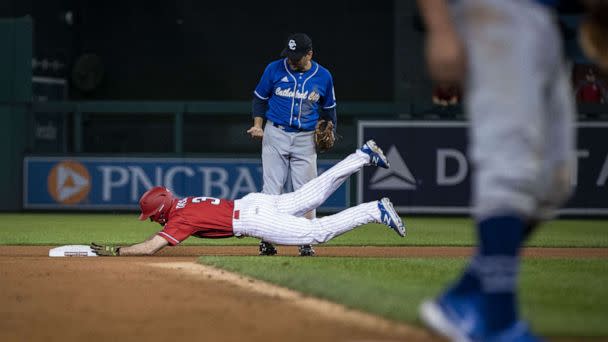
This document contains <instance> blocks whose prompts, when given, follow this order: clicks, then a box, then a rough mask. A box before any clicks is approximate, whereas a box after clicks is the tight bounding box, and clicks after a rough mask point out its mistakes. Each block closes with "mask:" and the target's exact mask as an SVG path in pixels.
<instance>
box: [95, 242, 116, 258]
mask: <svg viewBox="0 0 608 342" xmlns="http://www.w3.org/2000/svg"><path fill="white" fill-rule="evenodd" d="M90 247H91V249H92V250H93V253H95V254H97V255H99V256H118V255H120V247H119V246H108V245H98V244H96V243H95V242H91V246H90Z"/></svg>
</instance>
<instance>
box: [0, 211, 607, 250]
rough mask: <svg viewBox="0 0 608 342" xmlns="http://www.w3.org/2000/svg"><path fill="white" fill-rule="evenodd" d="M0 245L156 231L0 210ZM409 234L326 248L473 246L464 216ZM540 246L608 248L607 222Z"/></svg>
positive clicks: (121, 237) (371, 236)
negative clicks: (402, 236)
mask: <svg viewBox="0 0 608 342" xmlns="http://www.w3.org/2000/svg"><path fill="white" fill-rule="evenodd" d="M0 222H1V223H0V245H62V244H88V243H89V242H91V241H99V242H105V243H114V244H132V243H136V242H140V241H142V240H144V239H146V238H147V237H148V236H150V235H152V234H154V233H155V232H157V231H158V230H160V226H158V225H157V224H153V223H151V222H141V221H138V220H137V215H136V214H62V213H52V214H41V213H20V214H10V213H0ZM406 224H407V227H408V236H407V237H406V238H404V239H400V238H398V237H397V236H396V235H395V234H394V232H392V231H391V230H389V229H386V228H385V227H384V226H382V225H378V224H369V225H366V226H363V227H360V228H357V229H355V230H353V231H351V232H349V233H346V234H344V235H342V236H340V237H338V238H336V239H334V240H332V241H330V242H329V243H328V244H327V245H329V246H348V245H355V246H359V245H366V246H473V245H474V244H475V235H474V230H473V226H472V223H471V220H470V219H467V218H452V217H448V218H429V217H411V218H406ZM257 241H258V240H257V239H253V238H248V239H235V238H231V239H219V240H208V239H198V238H190V239H188V240H186V241H185V243H184V244H186V245H253V244H257ZM528 245H530V246H541V247H608V220H557V221H551V222H549V223H547V224H545V225H544V226H543V228H542V229H540V230H539V232H538V233H537V234H536V235H535V236H534V238H533V239H532V240H531V241H530V242H529V244H528Z"/></svg>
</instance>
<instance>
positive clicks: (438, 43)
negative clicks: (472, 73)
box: [426, 30, 466, 83]
mask: <svg viewBox="0 0 608 342" xmlns="http://www.w3.org/2000/svg"><path fill="white" fill-rule="evenodd" d="M426 60H427V64H428V67H429V74H430V75H431V78H432V79H433V80H435V81H437V82H445V83H461V82H462V81H463V80H464V75H465V72H466V57H465V52H464V46H463V44H462V42H461V41H460V38H459V37H458V35H457V34H456V32H454V31H452V30H444V31H436V32H433V31H430V32H428V36H427V41H426Z"/></svg>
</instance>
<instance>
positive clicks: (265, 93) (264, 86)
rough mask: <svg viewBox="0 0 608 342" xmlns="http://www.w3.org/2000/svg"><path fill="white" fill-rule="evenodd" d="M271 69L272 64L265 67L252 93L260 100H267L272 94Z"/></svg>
mask: <svg viewBox="0 0 608 342" xmlns="http://www.w3.org/2000/svg"><path fill="white" fill-rule="evenodd" d="M272 69H273V68H272V64H268V66H266V69H265V70H264V73H263V74H262V78H261V79H260V82H259V83H258V86H257V87H255V90H254V92H253V94H254V95H255V96H256V97H257V98H259V99H260V100H268V99H269V98H270V95H271V94H272Z"/></svg>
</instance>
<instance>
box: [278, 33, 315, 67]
mask: <svg viewBox="0 0 608 342" xmlns="http://www.w3.org/2000/svg"><path fill="white" fill-rule="evenodd" d="M311 50H312V39H310V37H309V36H308V35H306V34H305V33H294V34H292V35H290V36H289V37H287V42H286V43H285V48H284V49H283V52H281V57H287V58H289V59H291V60H295V61H297V60H300V59H302V57H304V55H306V54H307V53H308V51H311Z"/></svg>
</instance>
